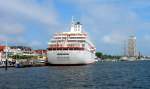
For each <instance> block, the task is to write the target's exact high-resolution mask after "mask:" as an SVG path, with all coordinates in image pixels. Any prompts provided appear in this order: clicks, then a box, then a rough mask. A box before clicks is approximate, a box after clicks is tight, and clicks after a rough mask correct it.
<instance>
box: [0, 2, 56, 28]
mask: <svg viewBox="0 0 150 89" xmlns="http://www.w3.org/2000/svg"><path fill="white" fill-rule="evenodd" d="M49 5H50V6H52V5H53V4H52V1H51V2H49ZM53 9H54V8H53V7H47V8H46V6H45V7H42V6H40V5H38V4H37V3H35V2H32V1H31V0H21V1H20V0H13V1H12V0H3V1H1V3H0V10H1V11H5V12H7V13H8V14H15V15H18V14H20V15H23V17H22V19H23V18H25V19H33V20H37V21H40V22H42V23H44V24H48V25H49V24H57V21H56V18H57V13H56V11H54V10H53Z"/></svg>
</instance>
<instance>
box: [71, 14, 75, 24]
mask: <svg viewBox="0 0 150 89" xmlns="http://www.w3.org/2000/svg"><path fill="white" fill-rule="evenodd" d="M74 21H75V18H74V16H72V24H74Z"/></svg>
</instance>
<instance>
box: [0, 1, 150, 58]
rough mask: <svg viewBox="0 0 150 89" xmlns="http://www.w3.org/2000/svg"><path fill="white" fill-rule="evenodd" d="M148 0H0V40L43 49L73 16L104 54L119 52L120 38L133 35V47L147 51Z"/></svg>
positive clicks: (149, 27)
mask: <svg viewBox="0 0 150 89" xmlns="http://www.w3.org/2000/svg"><path fill="white" fill-rule="evenodd" d="M149 10H150V0H1V1H0V44H4V42H5V41H6V40H7V41H8V43H9V45H24V46H29V47H32V48H33V49H46V48H47V47H48V42H49V41H50V39H51V38H52V36H53V34H54V33H56V32H64V31H69V26H70V23H71V18H72V16H74V17H76V19H77V20H79V21H80V22H81V23H82V24H83V26H84V31H86V32H87V33H88V35H89V37H90V39H91V41H92V42H93V43H94V45H95V46H96V49H97V51H101V52H103V53H106V54H113V55H121V54H123V46H124V41H125V40H127V39H128V37H129V36H131V35H135V36H136V37H137V50H138V51H140V52H141V53H142V54H143V55H150V47H149V45H150V11H149Z"/></svg>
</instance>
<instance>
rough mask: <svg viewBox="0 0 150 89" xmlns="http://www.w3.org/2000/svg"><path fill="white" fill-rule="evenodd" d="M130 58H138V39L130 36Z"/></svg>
mask: <svg viewBox="0 0 150 89" xmlns="http://www.w3.org/2000/svg"><path fill="white" fill-rule="evenodd" d="M128 56H129V57H136V56H137V53H136V37H135V36H130V37H129V39H128Z"/></svg>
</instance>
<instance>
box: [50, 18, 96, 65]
mask: <svg viewBox="0 0 150 89" xmlns="http://www.w3.org/2000/svg"><path fill="white" fill-rule="evenodd" d="M48 45H49V47H48V51H47V54H48V63H49V64H52V65H82V64H90V63H94V62H95V50H96V48H95V47H94V45H93V44H92V42H91V41H90V40H89V38H88V35H87V33H85V32H83V31H82V24H80V22H76V21H74V19H72V24H71V27H70V31H69V32H61V33H55V34H54V36H53V38H52V39H51V41H50V42H49V43H48Z"/></svg>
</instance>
